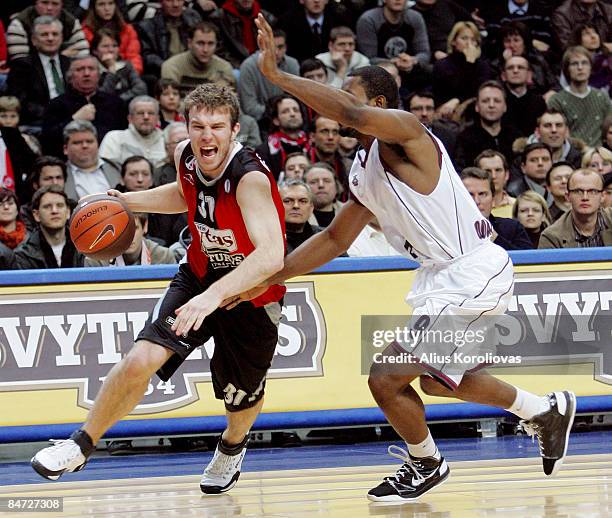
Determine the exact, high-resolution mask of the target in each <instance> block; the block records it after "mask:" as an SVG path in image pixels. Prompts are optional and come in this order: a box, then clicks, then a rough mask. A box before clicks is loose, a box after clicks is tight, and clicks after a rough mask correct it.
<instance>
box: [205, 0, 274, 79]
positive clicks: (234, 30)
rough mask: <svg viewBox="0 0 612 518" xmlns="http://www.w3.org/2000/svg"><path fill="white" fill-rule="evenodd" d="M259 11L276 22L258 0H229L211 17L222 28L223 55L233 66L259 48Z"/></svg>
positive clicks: (269, 20)
mask: <svg viewBox="0 0 612 518" xmlns="http://www.w3.org/2000/svg"><path fill="white" fill-rule="evenodd" d="M259 13H262V14H263V15H264V16H265V17H266V20H268V23H269V24H270V25H271V26H274V25H275V24H276V17H275V16H274V15H273V14H272V13H269V12H268V11H265V10H263V9H262V8H261V5H260V3H259V2H258V1H257V0H227V1H225V2H224V3H223V4H222V5H221V7H220V8H219V9H216V10H215V12H214V14H212V16H211V17H210V18H209V20H210V21H212V22H214V23H215V24H216V25H217V26H218V27H219V29H220V33H221V41H220V48H221V49H222V51H223V52H222V54H221V56H222V57H223V58H225V59H226V60H228V61H229V62H230V63H231V64H232V67H233V68H239V67H240V63H242V62H243V61H244V60H245V59H246V58H248V57H249V56H250V55H251V54H253V53H254V52H255V51H256V50H257V27H256V26H255V18H257V15H258V14H259Z"/></svg>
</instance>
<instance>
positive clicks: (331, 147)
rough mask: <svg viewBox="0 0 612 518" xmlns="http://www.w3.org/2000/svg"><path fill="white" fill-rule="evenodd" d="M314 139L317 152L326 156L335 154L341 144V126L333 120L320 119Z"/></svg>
mask: <svg viewBox="0 0 612 518" xmlns="http://www.w3.org/2000/svg"><path fill="white" fill-rule="evenodd" d="M313 139H314V144H315V147H316V148H317V150H319V151H320V152H322V153H323V154H325V155H332V154H334V153H335V152H336V151H337V150H338V143H339V142H340V124H338V123H337V122H336V121H333V120H331V119H327V118H325V117H319V118H318V119H317V122H316V129H315V132H314V135H313Z"/></svg>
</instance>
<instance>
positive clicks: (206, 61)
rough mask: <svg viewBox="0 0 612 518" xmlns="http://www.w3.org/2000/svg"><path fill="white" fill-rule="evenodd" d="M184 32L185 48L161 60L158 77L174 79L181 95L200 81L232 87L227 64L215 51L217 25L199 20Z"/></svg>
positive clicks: (231, 75) (231, 78) (228, 63)
mask: <svg viewBox="0 0 612 518" xmlns="http://www.w3.org/2000/svg"><path fill="white" fill-rule="evenodd" d="M188 34H189V36H188V39H187V50H186V51H185V52H181V53H180V54H176V55H174V56H172V57H170V58H168V59H167V60H166V61H164V62H163V64H162V68H161V75H162V78H164V79H172V80H173V81H176V82H177V83H178V84H179V89H180V91H181V95H183V96H185V95H187V94H188V93H189V92H190V91H191V90H193V89H194V88H195V87H196V86H198V85H199V84H201V83H218V84H222V85H225V86H231V87H232V88H235V87H236V78H235V77H234V72H233V70H232V65H231V63H230V62H229V61H226V60H225V59H223V58H220V57H219V56H217V55H216V54H215V52H216V51H217V28H216V27H215V26H214V25H213V24H212V23H210V22H200V23H198V24H196V25H194V26H193V27H190V28H189V31H188Z"/></svg>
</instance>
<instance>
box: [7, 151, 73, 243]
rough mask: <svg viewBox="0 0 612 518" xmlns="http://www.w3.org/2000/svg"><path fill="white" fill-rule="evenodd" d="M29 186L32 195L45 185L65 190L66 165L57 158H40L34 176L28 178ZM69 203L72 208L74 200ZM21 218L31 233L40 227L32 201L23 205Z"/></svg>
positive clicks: (20, 210) (20, 213) (37, 160)
mask: <svg viewBox="0 0 612 518" xmlns="http://www.w3.org/2000/svg"><path fill="white" fill-rule="evenodd" d="M28 184H29V186H30V189H31V191H32V193H35V192H36V191H37V190H38V189H40V188H41V187H44V186H45V185H59V186H60V187H61V188H62V190H63V189H64V185H65V184H66V163H65V162H63V161H62V160H60V159H59V158H57V157H55V156H40V157H38V158H37V159H36V160H35V162H34V166H33V168H32V174H30V176H29V177H28ZM69 201H70V202H71V203H70V206H71V207H72V202H73V201H74V200H69ZM74 203H76V202H74ZM19 217H20V219H21V221H23V222H24V224H25V226H26V228H27V229H28V231H30V232H32V230H34V229H35V228H36V227H37V225H38V224H37V223H36V221H35V220H34V215H33V214H32V202H31V201H29V202H28V203H22V204H21V207H20V208H19Z"/></svg>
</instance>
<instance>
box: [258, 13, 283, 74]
mask: <svg viewBox="0 0 612 518" xmlns="http://www.w3.org/2000/svg"><path fill="white" fill-rule="evenodd" d="M255 25H257V44H258V45H259V49H260V50H261V53H260V54H259V57H258V58H257V66H258V67H259V70H260V71H261V73H262V74H263V75H264V76H266V77H267V78H268V79H269V80H270V81H272V82H274V77H275V76H276V75H278V65H277V64H276V45H275V44H274V34H273V33H272V27H270V24H269V23H268V22H267V21H266V19H265V18H264V15H263V14H261V13H259V15H258V16H257V18H255Z"/></svg>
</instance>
